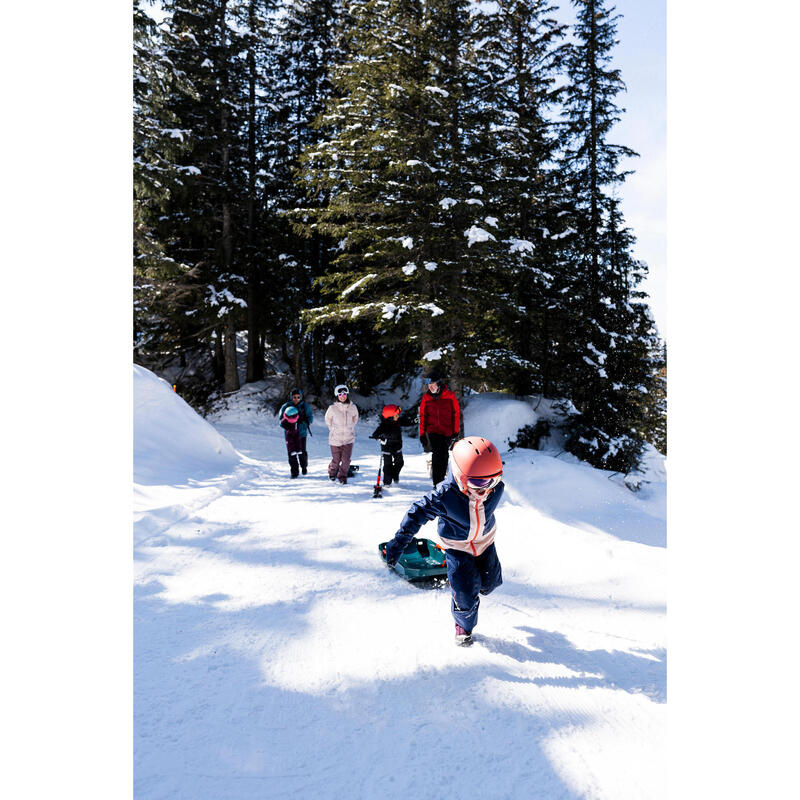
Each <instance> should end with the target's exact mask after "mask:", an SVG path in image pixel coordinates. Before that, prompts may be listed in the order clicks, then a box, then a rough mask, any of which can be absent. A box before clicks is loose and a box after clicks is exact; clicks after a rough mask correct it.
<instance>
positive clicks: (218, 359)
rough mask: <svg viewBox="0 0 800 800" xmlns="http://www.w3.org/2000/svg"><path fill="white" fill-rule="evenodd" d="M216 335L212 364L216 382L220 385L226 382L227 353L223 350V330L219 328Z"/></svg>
mask: <svg viewBox="0 0 800 800" xmlns="http://www.w3.org/2000/svg"><path fill="white" fill-rule="evenodd" d="M216 334H217V335H216V336H215V337H214V352H213V356H212V359H211V363H212V366H213V370H214V380H215V381H216V382H217V383H218V384H219V383H222V382H223V381H224V380H225V352H224V351H223V349H222V328H219V329H218V330H217V331H216Z"/></svg>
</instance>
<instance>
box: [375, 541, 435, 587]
mask: <svg viewBox="0 0 800 800" xmlns="http://www.w3.org/2000/svg"><path fill="white" fill-rule="evenodd" d="M386 545H387V542H381V543H380V544H379V545H378V552H379V553H380V555H381V558H382V559H383V561H384V562H385V561H386V556H384V554H383V548H384V547H386ZM393 569H394V571H395V572H396V573H397V574H398V575H402V576H403V577H404V578H405V579H406V580H407V581H420V580H424V579H425V578H439V577H442V576H446V575H447V565H446V564H445V560H444V550H442V549H441V547H439V546H438V545H437V544H436V542H432V541H431V540H430V539H412V540H411V541H410V542H409V543H408V547H406V549H405V550H403V553H402V555H401V556H400V558H398V559H397V561H396V562H395V564H394V567H393Z"/></svg>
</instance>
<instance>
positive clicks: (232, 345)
mask: <svg viewBox="0 0 800 800" xmlns="http://www.w3.org/2000/svg"><path fill="white" fill-rule="evenodd" d="M238 389H239V369H238V366H237V363H236V326H235V325H234V323H233V317H232V316H231V315H230V314H229V315H228V321H227V323H226V325H225V385H224V387H223V391H225V392H235V391H237V390H238Z"/></svg>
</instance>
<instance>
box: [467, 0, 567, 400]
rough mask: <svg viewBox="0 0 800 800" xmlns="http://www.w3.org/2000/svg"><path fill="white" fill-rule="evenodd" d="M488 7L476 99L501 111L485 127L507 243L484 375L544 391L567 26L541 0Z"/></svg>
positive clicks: (555, 260)
mask: <svg viewBox="0 0 800 800" xmlns="http://www.w3.org/2000/svg"><path fill="white" fill-rule="evenodd" d="M480 8H481V7H478V13H480ZM488 8H490V9H492V10H491V13H488V12H487V11H484V12H483V13H484V14H488V16H486V19H485V21H484V24H483V30H482V37H481V46H480V47H479V48H478V58H479V61H480V63H481V66H482V75H481V76H480V82H481V86H482V90H481V94H482V96H483V101H484V102H485V103H487V104H489V105H491V106H492V107H493V108H494V109H495V110H496V112H499V116H500V120H499V122H497V123H495V124H493V126H492V130H491V134H492V137H493V138H494V140H495V141H494V150H495V151H496V156H495V163H496V165H497V168H496V169H495V182H494V187H495V188H494V193H495V195H496V199H495V206H496V208H497V209H498V211H499V216H500V222H499V230H502V245H503V247H504V250H505V252H504V259H503V269H502V271H501V272H500V274H499V276H500V278H501V281H500V283H501V284H502V286H501V287H500V288H499V290H498V292H497V297H498V299H499V300H500V301H501V302H502V303H503V311H502V313H501V314H500V315H499V320H500V330H501V331H502V337H501V340H500V341H498V345H497V347H496V348H495V349H494V351H493V352H492V353H491V358H490V360H491V363H492V373H493V376H492V377H493V381H494V384H495V385H505V386H508V387H510V388H512V389H514V390H515V391H516V392H518V393H520V394H525V393H528V392H532V391H534V392H545V393H550V392H551V391H552V390H553V389H554V386H555V385H556V384H557V381H556V377H557V370H556V368H555V361H556V359H555V354H554V346H555V345H554V343H553V337H554V333H555V332H556V331H558V330H559V329H560V327H561V320H560V319H559V312H560V311H561V307H562V304H561V302H560V301H561V294H560V290H561V289H562V288H563V286H564V279H563V276H562V273H563V271H564V258H563V250H564V244H565V239H567V238H568V237H569V236H570V235H571V233H572V232H573V229H572V228H571V227H570V221H571V215H570V214H569V209H570V208H571V205H570V203H571V201H570V198H569V197H568V193H567V191H566V188H565V185H564V180H563V177H562V172H561V170H560V169H559V165H558V162H557V157H558V147H559V137H558V134H557V131H556V129H555V126H554V122H553V117H554V111H553V109H554V107H555V105H556V104H557V101H558V98H559V92H560V89H559V80H558V73H559V68H560V65H561V61H562V58H563V52H564V45H563V36H564V29H565V27H566V26H565V25H563V24H561V23H558V22H557V21H556V20H555V19H554V18H553V16H552V14H553V11H554V10H555V9H554V7H553V6H552V5H551V4H550V3H549V2H547V1H546V0H510V2H506V3H502V4H499V5H498V6H497V7H496V8H495V7H488ZM561 316H563V313H562V314H561ZM503 367H504V369H503ZM501 379H502V383H500V381H501Z"/></svg>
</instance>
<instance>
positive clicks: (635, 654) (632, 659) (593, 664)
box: [475, 626, 667, 703]
mask: <svg viewBox="0 0 800 800" xmlns="http://www.w3.org/2000/svg"><path fill="white" fill-rule="evenodd" d="M517 630H521V631H525V632H526V633H528V634H530V635H529V636H528V643H527V645H523V644H520V643H518V642H508V641H505V640H504V639H496V638H494V637H490V636H484V635H483V634H476V637H475V638H476V641H480V643H481V644H482V645H483V646H484V647H486V649H487V650H489V651H490V652H492V653H497V654H499V655H502V656H506V657H507V658H511V659H513V660H514V661H517V662H520V663H523V662H529V661H530V662H536V663H540V664H559V665H561V666H563V667H566V668H567V669H568V670H570V671H571V672H574V673H577V674H576V675H572V676H566V677H563V678H562V677H557V678H552V677H548V678H532V679H526V680H531V681H532V682H533V683H537V684H540V685H547V686H566V687H578V686H587V687H592V686H597V687H605V688H610V689H622V690H623V691H626V692H630V693H632V694H645V695H647V696H648V697H650V698H651V699H652V700H654V701H655V702H657V703H665V702H666V699H667V696H666V695H667V675H666V673H667V654H666V650H665V649H663V648H658V649H656V650H633V651H631V652H627V651H624V650H581V649H580V648H577V647H575V646H574V645H573V644H572V643H571V642H570V641H569V639H567V637H566V636H564V635H563V634H562V633H558V632H557V631H545V630H541V629H540V628H530V627H527V626H523V627H519V628H517Z"/></svg>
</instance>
